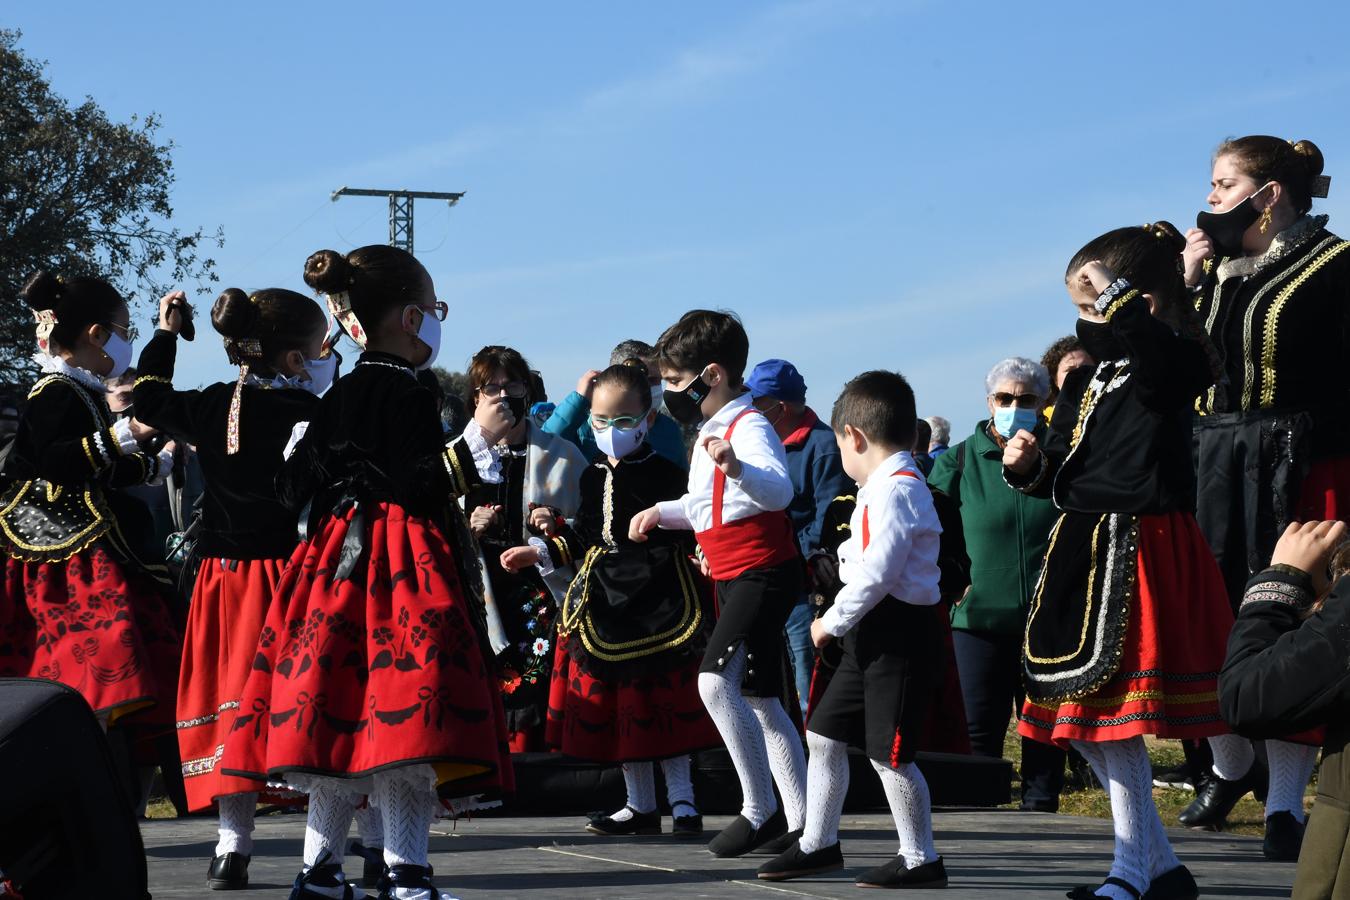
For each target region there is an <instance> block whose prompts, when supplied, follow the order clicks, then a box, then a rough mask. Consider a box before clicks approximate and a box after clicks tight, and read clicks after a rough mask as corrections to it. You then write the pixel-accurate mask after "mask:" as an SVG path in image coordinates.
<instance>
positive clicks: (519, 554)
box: [501, 546, 539, 572]
mask: <svg viewBox="0 0 1350 900" xmlns="http://www.w3.org/2000/svg"><path fill="white" fill-rule="evenodd" d="M501 563H502V568H503V569H505V570H506V571H508V572H519V571H520V570H521V569H528V568H529V567H530V566H534V565H538V564H539V551H538V550H537V549H536V548H534V547H529V546H525V547H512V548H511V549H510V550H507V551H505V552H503V553H502V559H501Z"/></svg>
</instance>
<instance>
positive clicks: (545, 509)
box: [464, 345, 586, 752]
mask: <svg viewBox="0 0 1350 900" xmlns="http://www.w3.org/2000/svg"><path fill="white" fill-rule="evenodd" d="M469 384H470V386H471V394H470V397H469V405H470V407H471V409H472V416H473V418H472V419H471V420H470V421H469V423H468V425H466V426H465V429H464V436H465V438H466V439H468V440H470V441H471V442H475V443H477V442H479V441H482V442H484V443H486V444H488V445H490V446H492V447H494V448H495V452H496V453H497V454H498V463H497V465H498V472H497V474H498V475H499V476H500V478H499V481H498V482H497V483H486V482H485V483H481V484H479V485H477V486H476V487H474V488H473V489H471V490H470V491H469V492H468V494H467V495H466V497H465V502H464V508H465V511H466V512H467V513H468V515H469V527H470V528H471V529H472V531H473V533H474V536H475V537H476V538H477V539H478V544H479V546H480V547H481V548H482V553H483V576H482V577H483V588H484V594H485V596H486V597H487V603H488V616H489V628H490V630H491V632H492V635H493V645H494V646H493V650H495V651H496V652H497V653H498V654H499V656H498V662H499V664H500V666H501V667H502V701H503V703H504V704H505V706H506V719H507V728H508V730H509V732H510V740H511V749H512V750H513V751H515V752H525V751H533V750H543V749H544V721H545V718H546V714H547V712H548V694H549V678H550V674H551V672H552V669H553V641H554V635H553V630H554V629H553V626H554V621H555V619H556V616H557V609H558V604H559V603H560V602H561V601H562V599H563V595H564V594H565V593H566V591H567V585H568V581H569V579H570V576H571V572H572V569H571V564H572V563H573V560H571V559H568V560H566V562H565V564H564V565H560V566H558V567H557V569H556V570H555V571H553V572H551V573H550V574H548V575H542V574H541V573H540V572H539V571H538V570H537V569H535V568H534V567H533V566H530V567H527V568H524V569H522V570H520V571H516V572H512V571H508V570H507V569H506V568H504V567H503V566H502V564H501V559H502V554H503V553H505V552H506V551H508V550H510V549H511V548H513V547H523V546H525V545H526V544H527V543H528V542H529V540H530V538H531V537H545V536H550V535H552V534H554V533H555V532H556V531H557V529H558V526H559V525H560V524H561V523H564V522H567V521H570V520H571V519H572V517H573V516H575V515H576V512H577V507H578V505H579V504H580V500H581V496H580V483H581V473H582V472H583V471H584V470H585V468H586V459H585V458H584V457H583V456H582V455H581V451H580V450H578V449H577V448H576V446H575V445H574V444H572V443H571V442H570V441H568V440H567V439H566V438H564V437H559V436H556V435H552V434H548V433H547V432H545V431H543V430H542V429H541V428H539V427H538V426H536V425H535V424H534V422H533V421H532V420H531V419H530V417H529V416H527V415H526V411H527V410H528V409H529V408H530V404H531V403H533V402H534V401H535V400H540V399H543V398H541V397H532V396H531V394H530V365H529V363H527V362H526V361H525V358H524V357H523V356H521V355H520V353H519V352H517V351H515V350H513V349H511V348H510V347H502V346H497V345H493V346H489V347H484V348H483V349H482V350H479V351H478V353H476V354H475V355H474V357H473V361H472V362H471V363H470V364H469ZM503 420H504V421H506V422H509V423H510V424H509V425H508V426H506V427H503V426H502V425H501V424H499V423H501V422H502V421H503ZM575 562H580V560H576V561H575Z"/></svg>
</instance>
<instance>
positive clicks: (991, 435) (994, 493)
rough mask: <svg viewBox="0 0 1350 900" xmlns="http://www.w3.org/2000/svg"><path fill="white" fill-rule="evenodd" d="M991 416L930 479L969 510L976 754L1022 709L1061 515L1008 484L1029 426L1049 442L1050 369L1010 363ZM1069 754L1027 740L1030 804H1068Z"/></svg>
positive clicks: (1000, 376)
mask: <svg viewBox="0 0 1350 900" xmlns="http://www.w3.org/2000/svg"><path fill="white" fill-rule="evenodd" d="M985 389H986V394H987V395H988V397H987V399H988V404H989V418H988V419H985V420H983V421H982V422H980V423H979V424H978V425H976V426H975V432H974V434H972V435H971V436H970V437H968V438H966V439H965V440H964V441H962V442H961V443H959V444H956V445H955V446H953V447H952V448H951V450H950V451H948V452H947V453H944V454H942V455H941V456H939V457H938V458H937V462H936V463H935V464H934V466H933V472H932V474H931V475H930V476H929V479H928V480H929V483H930V484H931V485H932V486H933V487H934V488H935V489H937V490H940V491H942V492H943V493H944V494H946V495H948V496H949V497H951V498H952V500H953V501H954V502H955V503H956V504H957V505H958V506H959V507H960V509H961V525H962V528H963V530H964V532H965V539H966V550H967V552H968V554H969V555H970V582H971V583H970V588H969V589H968V590H967V591H966V593H965V595H964V596H963V597H962V598H961V599H960V600H959V601H957V603H956V604H955V605H954V606H953V608H952V639H953V642H954V644H955V647H956V661H957V666H958V668H959V669H960V673H961V692H962V694H963V695H964V700H965V707H966V720H967V721H968V722H969V725H970V744H971V749H972V752H974V753H975V754H977V755H980V756H1002V755H1003V738H1004V735H1005V734H1007V731H1008V720H1009V718H1010V717H1011V715H1012V710H1013V704H1014V702H1015V703H1016V704H1017V707H1018V708H1019V709H1020V708H1021V705H1022V699H1023V690H1022V635H1023V632H1024V630H1025V626H1026V618H1027V605H1028V602H1029V601H1030V598H1031V595H1032V592H1033V591H1034V590H1035V587H1036V579H1037V576H1038V574H1039V571H1040V564H1041V560H1042V558H1044V556H1045V548H1046V544H1047V543H1048V541H1049V537H1050V529H1051V527H1052V526H1053V525H1054V523H1055V518H1056V516H1057V512H1056V510H1055V507H1054V504H1053V503H1051V502H1050V501H1049V500H1042V499H1038V498H1035V497H1028V496H1026V495H1025V494H1022V493H1021V492H1019V491H1015V490H1013V489H1012V488H1010V487H1008V485H1007V484H1006V483H1005V482H1004V480H1003V447H1004V445H1005V444H1006V443H1007V440H1008V438H1009V437H1011V436H1012V435H1014V434H1016V433H1017V432H1018V430H1020V429H1023V428H1025V429H1026V430H1027V431H1031V432H1033V433H1034V434H1036V436H1037V437H1041V436H1042V435H1043V432H1044V430H1045V424H1044V422H1043V421H1042V419H1041V410H1042V409H1044V408H1045V400H1046V396H1047V395H1048V394H1049V392H1050V376H1049V373H1048V372H1046V370H1045V367H1044V366H1041V365H1039V364H1038V363H1035V362H1032V361H1031V360H1029V359H1022V358H1013V359H1005V360H1003V361H1002V362H1000V363H999V364H998V365H996V366H994V368H993V369H991V370H990V372H989V375H988V377H986V378H985ZM1063 773H1064V751H1062V750H1058V749H1056V748H1054V747H1050V746H1048V745H1046V744H1042V743H1039V742H1037V741H1033V740H1030V739H1028V738H1023V739H1022V808H1023V809H1028V810H1037V811H1045V812H1053V811H1055V810H1057V809H1058V808H1059V791H1060V788H1061V787H1062V785H1063Z"/></svg>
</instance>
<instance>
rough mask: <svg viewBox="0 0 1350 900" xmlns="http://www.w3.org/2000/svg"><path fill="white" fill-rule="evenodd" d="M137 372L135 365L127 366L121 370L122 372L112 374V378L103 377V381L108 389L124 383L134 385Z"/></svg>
mask: <svg viewBox="0 0 1350 900" xmlns="http://www.w3.org/2000/svg"><path fill="white" fill-rule="evenodd" d="M137 374H138V373H137V372H136V367H135V366H127V367H126V368H125V369H123V370H122V374H120V375H114V376H113V377H112V378H105V379H103V383H104V384H105V385H107V386H108V390H112V389H113V388H116V387H121V386H122V385H124V384H131V385H134V384H135V383H136V376H137Z"/></svg>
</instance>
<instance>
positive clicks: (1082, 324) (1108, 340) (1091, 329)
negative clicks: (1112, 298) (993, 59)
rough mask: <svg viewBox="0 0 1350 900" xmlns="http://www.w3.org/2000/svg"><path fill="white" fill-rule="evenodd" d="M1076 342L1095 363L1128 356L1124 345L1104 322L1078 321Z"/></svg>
mask: <svg viewBox="0 0 1350 900" xmlns="http://www.w3.org/2000/svg"><path fill="white" fill-rule="evenodd" d="M1077 332H1078V342H1079V343H1080V344H1082V345H1083V349H1084V350H1086V351H1087V354H1088V356H1091V357H1092V358H1093V359H1095V360H1097V362H1107V361H1108V360H1113V359H1124V358H1125V357H1127V356H1129V352H1128V351H1126V349H1125V344H1124V343H1123V342H1122V341H1121V340H1120V338H1118V337H1116V333H1115V332H1114V331H1112V330H1111V326H1110V325H1109V324H1108V323H1106V322H1089V321H1088V320H1087V319H1079V320H1078V328H1077Z"/></svg>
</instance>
